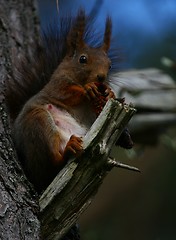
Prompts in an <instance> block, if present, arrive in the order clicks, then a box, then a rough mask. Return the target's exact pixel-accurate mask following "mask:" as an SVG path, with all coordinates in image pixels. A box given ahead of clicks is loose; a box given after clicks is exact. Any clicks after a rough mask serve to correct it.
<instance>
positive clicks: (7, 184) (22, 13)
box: [0, 0, 40, 240]
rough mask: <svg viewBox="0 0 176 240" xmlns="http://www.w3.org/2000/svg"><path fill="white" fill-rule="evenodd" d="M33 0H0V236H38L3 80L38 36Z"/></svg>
mask: <svg viewBox="0 0 176 240" xmlns="http://www.w3.org/2000/svg"><path fill="white" fill-rule="evenodd" d="M35 4H36V2H35V1H29V0H26V1H23V0H18V1H17V0H8V1H6V0H0V239H1V240H7V239H13V240H15V239H16V240H19V239H31V240H32V239H39V238H40V223H39V220H38V218H37V212H38V204H37V201H36V199H37V198H36V196H35V194H34V191H33V190H32V187H31V186H30V184H29V182H28V181H27V179H26V178H25V175H24V174H23V171H22V169H21V166H20V164H19V163H18V162H17V158H16V154H15V150H14V147H13V143H12V141H11V136H10V124H9V119H8V115H7V113H6V109H5V103H4V91H5V81H6V80H7V79H8V80H10V79H11V78H12V77H13V71H14V67H13V66H14V63H15V61H16V60H17V59H18V58H19V56H20V55H21V54H22V53H24V52H25V53H27V54H30V52H29V46H30V44H31V42H32V40H33V39H35V38H36V36H37V33H38V31H37V27H38V20H37V17H36V6H35Z"/></svg>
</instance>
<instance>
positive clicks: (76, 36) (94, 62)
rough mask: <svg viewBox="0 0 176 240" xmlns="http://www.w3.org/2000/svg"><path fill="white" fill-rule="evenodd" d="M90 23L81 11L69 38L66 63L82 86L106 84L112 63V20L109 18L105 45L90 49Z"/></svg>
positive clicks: (106, 26)
mask: <svg viewBox="0 0 176 240" xmlns="http://www.w3.org/2000/svg"><path fill="white" fill-rule="evenodd" d="M87 22H88V23H89V21H88V19H87V18H86V16H85V12H84V11H82V10H81V11H80V12H79V13H78V15H77V17H76V19H75V22H74V24H73V27H72V28H71V30H70V32H69V34H68V37H67V54H66V59H65V61H66V62H67V63H69V65H68V66H70V67H71V68H72V70H73V71H74V74H75V76H76V75H77V77H78V80H77V81H78V82H79V83H80V84H85V83H87V82H96V81H97V82H104V81H105V80H106V78H107V75H108V72H109V69H110V67H111V61H110V59H109V58H108V50H109V48H110V41H111V29H112V23H111V19H110V18H109V17H107V19H106V25H105V32H104V38H103V43H102V45H101V46H100V47H96V48H93V47H90V46H88V45H87V44H86V43H85V41H84V38H85V35H86V24H88V23H87Z"/></svg>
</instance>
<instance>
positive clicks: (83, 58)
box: [79, 55, 87, 63]
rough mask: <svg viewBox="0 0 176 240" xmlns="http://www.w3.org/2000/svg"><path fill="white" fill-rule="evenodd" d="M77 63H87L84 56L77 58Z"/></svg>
mask: <svg viewBox="0 0 176 240" xmlns="http://www.w3.org/2000/svg"><path fill="white" fill-rule="evenodd" d="M79 62H80V63H87V57H86V56H85V55H82V56H81V57H80V58H79Z"/></svg>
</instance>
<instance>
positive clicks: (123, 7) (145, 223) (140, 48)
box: [39, 0, 176, 240]
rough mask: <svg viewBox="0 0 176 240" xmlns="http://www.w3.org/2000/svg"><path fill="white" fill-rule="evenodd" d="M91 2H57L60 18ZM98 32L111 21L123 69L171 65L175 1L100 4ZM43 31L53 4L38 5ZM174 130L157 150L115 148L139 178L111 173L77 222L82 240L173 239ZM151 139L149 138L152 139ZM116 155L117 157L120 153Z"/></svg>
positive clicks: (175, 234) (53, 14) (175, 190)
mask: <svg viewBox="0 0 176 240" xmlns="http://www.w3.org/2000/svg"><path fill="white" fill-rule="evenodd" d="M94 3H95V1H93V0H89V1H81V0H74V1H71V0H62V1H59V14H61V15H65V14H68V13H69V12H72V13H73V14H74V13H75V12H76V11H77V10H78V9H79V7H80V6H82V7H84V8H85V9H86V11H87V12H90V11H91V9H92V7H93V5H94ZM99 4H100V8H99V13H98V18H97V26H98V28H100V29H101V28H102V29H103V28H104V21H105V18H106V15H107V14H109V15H111V17H112V20H113V39H115V41H116V42H117V46H118V47H120V48H121V49H123V53H124V56H125V61H124V62H123V64H122V69H123V70H124V69H125V70H128V69H131V68H137V69H138V68H149V67H157V68H160V69H164V70H165V68H164V66H163V65H162V63H161V59H162V57H164V56H166V57H169V58H170V59H172V60H176V1H175V0H133V1H132V0H104V1H99ZM39 14H40V18H41V25H42V28H45V27H46V26H47V24H48V23H49V22H50V21H51V19H53V18H54V17H56V16H57V8H56V1H55V0H53V1H51V0H45V1H44V0H39ZM175 132H176V130H175V128H174V127H172V128H170V129H168V130H167V131H166V132H163V133H162V134H161V135H160V136H159V139H158V142H157V144H156V145H151V146H150V145H142V144H136V145H135V148H134V150H131V151H128V152H126V151H124V150H122V149H120V150H119V149H118V154H117V153H115V154H117V156H118V159H119V160H121V161H126V162H127V163H130V164H132V165H136V166H138V167H139V168H140V169H141V171H142V173H141V174H137V173H133V172H128V171H125V170H120V169H114V170H113V171H112V172H111V173H110V174H109V175H108V176H107V178H106V180H105V182H104V184H103V185H102V187H101V189H100V190H99V193H98V194H97V196H96V198H95V200H94V201H93V203H92V205H91V207H90V208H88V210H87V211H86V212H85V213H84V214H83V216H82V217H81V219H80V225H81V232H82V233H81V235H82V239H83V240H107V239H109V240H118V239H119V240H175V239H176V207H175V204H176V137H175ZM151 138H152V134H151ZM119 151H120V153H119Z"/></svg>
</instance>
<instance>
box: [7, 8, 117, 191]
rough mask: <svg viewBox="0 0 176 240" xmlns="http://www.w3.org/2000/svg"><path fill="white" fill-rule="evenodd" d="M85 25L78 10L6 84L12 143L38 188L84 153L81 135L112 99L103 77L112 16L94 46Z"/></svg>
mask: <svg viewBox="0 0 176 240" xmlns="http://www.w3.org/2000/svg"><path fill="white" fill-rule="evenodd" d="M62 24H63V22H62ZM62 24H61V25H62ZM88 24H89V18H88V17H86V15H85V12H84V11H83V10H81V11H79V12H78V14H77V16H76V18H74V19H72V20H69V21H68V20H67V25H68V26H67V27H65V28H63V29H64V31H60V32H59V35H58V34H56V36H55V38H53V36H45V41H43V43H40V44H38V46H37V53H34V57H33V58H32V59H27V60H25V62H24V63H21V66H20V67H21V70H18V71H19V72H18V74H17V77H16V78H15V79H14V82H9V83H8V84H7V106H8V108H9V112H10V114H11V117H12V119H13V139H14V143H15V147H16V149H17V153H18V156H19V159H20V160H21V162H22V163H23V165H24V169H25V170H26V174H27V176H28V178H29V180H30V181H31V182H32V183H33V185H34V187H35V189H36V190H37V191H38V192H41V191H42V190H44V189H45V188H46V187H47V185H48V184H49V183H50V182H51V181H52V179H53V178H54V177H55V176H56V174H57V173H58V171H59V170H60V169H61V168H62V167H63V166H64V164H65V163H66V162H67V161H68V160H69V158H70V157H71V156H75V157H77V156H78V155H79V154H80V153H81V152H82V137H83V136H84V135H85V134H86V132H87V131H88V130H89V129H90V127H91V125H92V124H93V122H94V121H95V119H96V117H97V116H98V115H99V113H100V112H101V110H102V108H103V107H104V105H105V103H106V101H107V100H108V99H109V98H115V94H114V92H113V91H112V90H111V88H110V87H109V85H108V81H107V78H108V73H109V69H110V68H111V64H112V63H111V61H112V60H110V58H109V57H108V50H109V48H110V41H111V28H112V24H111V19H110V18H109V17H107V19H106V24H105V32H104V37H103V43H102V44H101V46H98V47H91V46H89V45H88V44H87V43H86V42H85V39H86V34H87V35H88V34H89V35H90V38H92V33H91V28H90V26H88ZM88 28H89V29H88Z"/></svg>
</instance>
